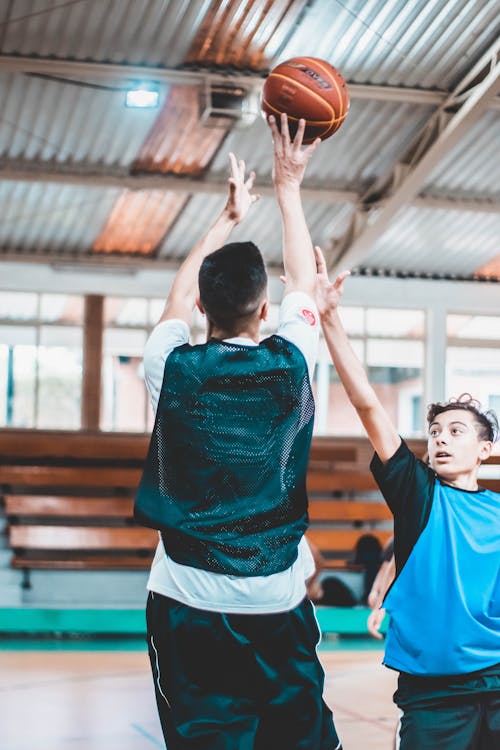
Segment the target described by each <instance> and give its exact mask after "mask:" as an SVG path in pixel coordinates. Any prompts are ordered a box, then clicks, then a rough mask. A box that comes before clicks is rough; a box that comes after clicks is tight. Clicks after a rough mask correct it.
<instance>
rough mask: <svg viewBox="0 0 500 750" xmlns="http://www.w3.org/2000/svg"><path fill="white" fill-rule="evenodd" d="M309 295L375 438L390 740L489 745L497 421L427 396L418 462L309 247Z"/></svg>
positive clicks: (471, 747)
mask: <svg viewBox="0 0 500 750" xmlns="http://www.w3.org/2000/svg"><path fill="white" fill-rule="evenodd" d="M316 262H317V267H318V287H317V301H318V309H319V312H320V317H321V322H322V326H323V332H324V335H325V339H326V342H327V345H328V349H329V351H330V354H331V356H332V359H333V363H334V365H335V368H336V370H337V373H338V375H339V377H340V380H341V382H342V384H343V386H344V388H345V390H346V392H347V395H348V397H349V399H350V401H351V403H352V404H353V406H354V407H355V409H356V411H357V413H358V415H359V417H360V419H361V421H362V423H363V425H364V427H365V429H366V432H367V434H368V437H369V439H370V442H371V443H372V446H373V448H374V449H375V452H376V453H375V456H374V458H373V461H372V464H371V469H372V471H373V474H374V476H375V479H376V480H377V483H378V485H379V487H380V489H381V490H382V493H383V495H384V497H385V499H386V502H387V504H388V505H389V507H390V509H391V511H392V513H393V515H394V554H395V562H396V579H395V581H394V583H393V585H392V587H391V590H390V592H389V593H388V595H387V597H386V599H385V602H384V604H385V607H386V609H387V612H388V613H389V615H390V618H391V619H390V622H389V628H388V631H387V637H386V643H385V658H384V664H385V665H386V666H388V667H390V668H392V669H395V670H398V671H399V672H400V675H399V680H398V689H397V691H396V693H395V696H394V699H395V702H396V703H397V705H398V706H399V708H400V709H401V712H402V714H401V722H400V726H399V743H400V744H399V748H400V750H496V749H498V748H499V747H500V494H499V493H496V492H492V491H490V490H487V489H483V488H481V487H479V486H478V469H479V466H480V464H481V462H482V461H485V460H486V459H487V458H488V457H489V455H490V454H491V450H492V446H493V442H494V440H495V437H496V434H497V431H498V423H497V420H496V417H495V415H494V414H493V413H491V412H489V413H486V412H483V411H482V410H481V407H480V404H479V403H478V402H477V401H475V400H474V399H473V398H472V397H471V396H470V395H469V394H462V396H460V397H459V398H458V399H456V400H452V401H449V402H447V403H434V404H431V405H430V406H429V409H428V414H427V420H428V425H429V427H428V443H427V447H428V452H429V465H427V464H425V463H424V462H423V461H421V460H420V459H418V458H417V456H415V455H414V454H413V453H412V452H411V451H410V450H409V448H408V446H407V445H406V443H405V442H404V440H402V439H401V437H400V436H399V434H398V432H397V430H396V428H395V426H394V425H393V424H392V422H391V420H390V418H389V416H388V414H387V412H386V411H385V409H384V407H383V406H382V404H381V403H380V401H379V399H378V397H377V395H376V393H375V391H374V390H373V388H372V386H371V385H370V383H369V381H368V377H367V375H366V373H365V370H364V369H363V366H362V365H361V363H360V362H359V360H358V358H357V356H356V354H355V352H354V350H353V349H352V347H351V345H350V343H349V339H348V337H347V335H346V333H345V331H344V328H343V326H342V322H341V319H340V316H339V314H338V310H337V308H338V305H339V301H340V297H341V294H342V286H343V282H344V280H345V278H346V277H347V276H348V272H344V273H342V274H340V275H339V276H338V277H337V279H336V281H335V282H334V283H333V284H330V282H329V281H328V276H327V273H326V263H325V259H324V257H323V255H322V253H321V250H320V249H319V248H317V249H316Z"/></svg>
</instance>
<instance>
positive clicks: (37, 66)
mask: <svg viewBox="0 0 500 750" xmlns="http://www.w3.org/2000/svg"><path fill="white" fill-rule="evenodd" d="M0 71H1V72H5V73H24V74H28V75H29V74H30V73H31V74H36V75H44V76H57V77H61V78H68V80H69V81H71V80H75V81H82V80H84V81H88V82H104V81H107V82H114V83H117V82H121V83H122V84H124V85H125V84H127V83H129V82H130V81H137V80H150V81H155V82H158V83H164V84H172V83H177V84H184V85H192V86H198V85H206V84H207V83H209V84H223V83H225V84H228V83H233V84H235V85H237V86H244V87H246V88H247V89H249V90H253V91H257V92H258V91H260V89H261V88H262V86H263V84H264V80H265V75H264V74H258V73H254V74H243V73H241V74H240V73H235V72H231V73H227V72H226V73H224V72H220V73H219V72H215V71H213V70H212V71H208V70H206V71H205V70H200V69H199V70H177V69H174V68H160V67H152V66H146V65H123V64H122V65H118V64H112V63H96V62H81V61H76V60H55V59H51V58H45V57H21V56H16V55H0ZM349 92H350V94H351V98H352V99H365V100H366V99H368V100H377V101H385V102H400V103H410V104H422V105H425V104H431V105H432V104H433V105H435V106H439V105H440V104H442V103H443V102H444V101H445V100H446V99H447V96H448V94H447V92H446V91H435V90H431V89H419V88H405V87H402V86H379V85H375V84H361V83H353V82H349ZM489 106H490V107H494V108H496V109H500V99H498V100H493V101H491V102H490V105H489Z"/></svg>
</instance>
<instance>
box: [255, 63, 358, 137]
mask: <svg viewBox="0 0 500 750" xmlns="http://www.w3.org/2000/svg"><path fill="white" fill-rule="evenodd" d="M261 107H262V112H263V114H264V116H265V117H266V118H267V117H268V116H269V115H274V116H275V117H276V121H277V124H278V127H279V125H280V115H281V114H282V113H283V112H285V113H286V114H287V115H288V126H289V129H290V135H291V136H292V138H293V136H294V135H295V132H296V131H297V125H298V121H299V120H300V119H301V118H302V119H304V120H305V121H306V129H305V133H304V139H303V143H312V142H313V141H314V139H315V138H321V140H325V138H329V137H330V136H331V135H333V134H334V133H335V132H336V131H337V130H338V129H339V128H340V126H341V125H342V123H343V122H344V120H345V117H346V115H347V111H348V109H349V89H348V88H347V84H346V82H345V80H344V78H343V77H342V75H341V74H340V73H339V71H338V70H337V69H336V68H334V67H333V65H330V63H328V62H326V61H325V60H319V59H318V58H316V57H293V58H292V59H291V60H287V61H286V62H282V63H280V64H279V65H277V66H276V67H275V68H273V70H271V72H270V73H269V75H268V77H267V78H266V81H265V83H264V88H263V91H262V103H261Z"/></svg>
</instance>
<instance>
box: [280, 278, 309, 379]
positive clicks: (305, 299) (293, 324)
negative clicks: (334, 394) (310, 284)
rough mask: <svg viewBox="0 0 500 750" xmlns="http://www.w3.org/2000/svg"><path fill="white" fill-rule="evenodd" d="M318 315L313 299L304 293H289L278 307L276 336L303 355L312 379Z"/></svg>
mask: <svg viewBox="0 0 500 750" xmlns="http://www.w3.org/2000/svg"><path fill="white" fill-rule="evenodd" d="M319 330H320V325H319V314H318V309H317V307H316V302H315V301H314V299H313V298H312V297H311V296H310V295H309V294H306V292H299V291H295V292H290V293H289V294H286V295H285V296H284V297H283V300H282V302H281V305H280V318H279V325H278V331H277V333H278V335H279V336H282V337H283V338H285V339H287V341H290V342H291V343H292V344H294V345H295V346H296V347H297V348H298V349H299V350H300V352H301V353H302V354H303V356H304V358H305V360H306V363H307V368H308V372H309V376H310V378H311V379H312V376H313V372H314V365H315V363H316V357H317V353H318V343H319Z"/></svg>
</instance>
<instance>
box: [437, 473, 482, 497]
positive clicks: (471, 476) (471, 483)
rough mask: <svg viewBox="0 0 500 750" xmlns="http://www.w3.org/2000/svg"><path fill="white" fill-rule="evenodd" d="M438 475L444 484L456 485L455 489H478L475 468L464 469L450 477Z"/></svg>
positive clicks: (474, 490)
mask: <svg viewBox="0 0 500 750" xmlns="http://www.w3.org/2000/svg"><path fill="white" fill-rule="evenodd" d="M438 473H439V472H438ZM439 476H440V478H441V479H442V481H443V482H444V483H445V484H449V485H450V487H456V489H457V490H467V491H468V492H476V491H477V489H478V484H477V470H476V471H465V472H463V473H458V474H456V475H453V476H450V477H445V476H443V475H442V474H439Z"/></svg>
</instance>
